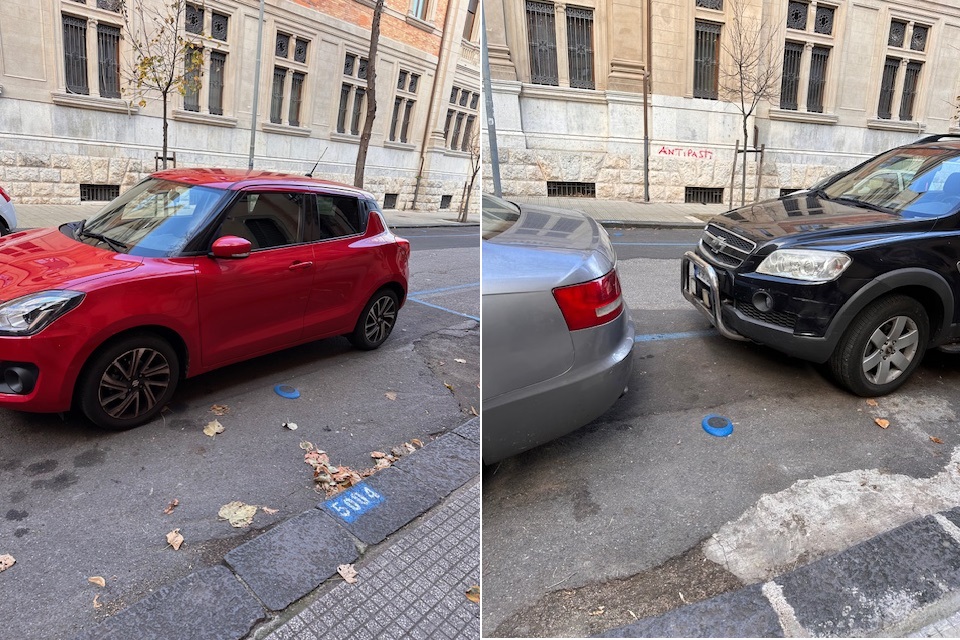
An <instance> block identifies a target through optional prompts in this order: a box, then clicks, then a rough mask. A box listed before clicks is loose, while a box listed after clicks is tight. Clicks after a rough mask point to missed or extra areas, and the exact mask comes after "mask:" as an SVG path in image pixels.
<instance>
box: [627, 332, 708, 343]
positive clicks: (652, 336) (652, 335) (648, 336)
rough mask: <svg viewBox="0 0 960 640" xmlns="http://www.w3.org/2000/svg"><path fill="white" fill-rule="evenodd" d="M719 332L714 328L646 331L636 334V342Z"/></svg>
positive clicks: (684, 337)
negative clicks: (677, 331) (670, 331)
mask: <svg viewBox="0 0 960 640" xmlns="http://www.w3.org/2000/svg"><path fill="white" fill-rule="evenodd" d="M715 335H717V332H716V331H714V330H713V329H704V330H703V331H683V332H680V333H645V334H643V335H639V336H634V338H633V341H634V342H657V341H659V340H686V339H687V338H703V337H706V336H715Z"/></svg>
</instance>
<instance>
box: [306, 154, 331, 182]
mask: <svg viewBox="0 0 960 640" xmlns="http://www.w3.org/2000/svg"><path fill="white" fill-rule="evenodd" d="M327 149H329V147H324V148H323V153H321V154H320V157H319V158H317V161H316V162H315V163H313V169H310V171H309V172H308V173H307V177H308V178H312V177H313V172H314V171H316V170H317V165H318V164H320V161H321V160H323V155H324V154H325V153H326V152H327Z"/></svg>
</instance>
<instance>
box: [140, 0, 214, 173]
mask: <svg viewBox="0 0 960 640" xmlns="http://www.w3.org/2000/svg"><path fill="white" fill-rule="evenodd" d="M186 11H187V2H186V0H166V2H164V3H162V4H158V3H156V2H153V1H152V0H127V1H126V2H124V3H123V20H124V27H125V28H126V39H127V42H129V44H130V49H131V51H132V59H131V60H129V61H127V64H126V65H125V68H124V75H125V76H126V79H127V84H128V87H129V89H127V91H128V92H129V93H132V94H133V95H132V96H131V100H137V102H138V104H139V105H140V106H141V107H145V106H146V105H147V100H146V99H147V97H148V96H149V95H150V94H153V93H159V94H160V99H161V101H162V102H163V168H164V169H166V168H167V155H168V154H167V146H168V139H169V137H168V134H167V129H168V122H167V113H168V111H169V107H170V98H171V96H172V94H173V93H174V92H176V93H179V94H180V95H185V94H186V93H187V91H198V90H199V88H200V75H201V72H202V70H203V51H202V49H200V48H199V47H197V46H195V45H194V44H193V43H192V42H191V41H190V40H188V39H187V38H186V37H185V34H184V32H183V31H182V30H181V29H182V26H183V25H184V24H185V17H186Z"/></svg>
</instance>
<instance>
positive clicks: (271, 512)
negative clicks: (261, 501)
mask: <svg viewBox="0 0 960 640" xmlns="http://www.w3.org/2000/svg"><path fill="white" fill-rule="evenodd" d="M260 508H261V509H263V512H264V513H266V514H267V515H271V516H272V515H273V514H275V513H276V512H277V511H279V509H271V508H270V507H260Z"/></svg>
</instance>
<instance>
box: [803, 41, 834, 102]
mask: <svg viewBox="0 0 960 640" xmlns="http://www.w3.org/2000/svg"><path fill="white" fill-rule="evenodd" d="M829 57H830V49H829V48H827V47H814V48H813V52H812V53H811V55H810V84H809V85H808V86H807V111H810V112H812V113H823V87H824V85H825V84H826V82H827V59H828V58H829Z"/></svg>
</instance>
